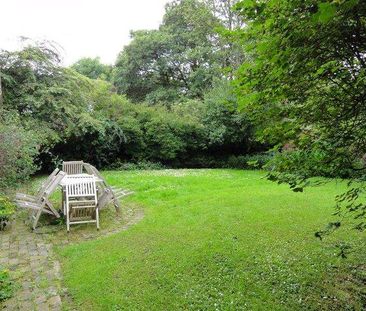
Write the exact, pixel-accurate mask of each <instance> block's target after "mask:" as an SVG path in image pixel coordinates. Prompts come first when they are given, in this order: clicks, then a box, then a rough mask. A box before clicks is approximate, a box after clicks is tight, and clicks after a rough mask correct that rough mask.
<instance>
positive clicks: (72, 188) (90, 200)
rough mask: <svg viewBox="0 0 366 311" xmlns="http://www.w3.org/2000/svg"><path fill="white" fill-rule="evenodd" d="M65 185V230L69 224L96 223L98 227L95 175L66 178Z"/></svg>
mask: <svg viewBox="0 0 366 311" xmlns="http://www.w3.org/2000/svg"><path fill="white" fill-rule="evenodd" d="M63 184H64V187H65V203H64V205H65V212H66V213H65V214H66V226H67V231H68V232H69V231H70V225H72V224H82V223H90V222H92V223H94V222H95V223H96V224H97V229H99V210H98V206H97V203H98V199H97V189H96V184H95V177H94V176H93V175H89V176H83V177H79V178H67V179H66V180H64V182H63Z"/></svg>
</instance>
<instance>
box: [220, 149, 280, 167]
mask: <svg viewBox="0 0 366 311" xmlns="http://www.w3.org/2000/svg"><path fill="white" fill-rule="evenodd" d="M272 158H273V155H272V154H269V153H258V154H252V155H241V156H231V157H229V159H228V160H227V162H226V164H225V167H227V168H239V169H266V168H268V167H267V165H268V164H269V163H270V161H271V159H272Z"/></svg>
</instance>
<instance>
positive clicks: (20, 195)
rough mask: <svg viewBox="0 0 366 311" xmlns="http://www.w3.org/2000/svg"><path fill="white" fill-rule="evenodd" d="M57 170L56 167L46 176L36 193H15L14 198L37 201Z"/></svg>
mask: <svg viewBox="0 0 366 311" xmlns="http://www.w3.org/2000/svg"><path fill="white" fill-rule="evenodd" d="M59 171H60V170H59V169H58V168H56V169H54V171H53V172H52V173H51V175H50V176H48V177H47V179H46V180H45V181H44V182H43V183H42V185H41V187H40V188H39V189H38V191H37V194H36V195H30V194H25V193H17V194H16V195H15V199H16V200H20V201H22V200H26V201H31V202H36V201H39V200H40V199H41V197H42V195H43V193H44V191H45V190H46V188H47V187H48V185H49V184H50V183H51V182H52V181H53V180H54V178H55V176H56V175H57V173H58V172H59Z"/></svg>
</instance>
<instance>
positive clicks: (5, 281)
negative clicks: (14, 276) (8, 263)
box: [0, 267, 13, 301]
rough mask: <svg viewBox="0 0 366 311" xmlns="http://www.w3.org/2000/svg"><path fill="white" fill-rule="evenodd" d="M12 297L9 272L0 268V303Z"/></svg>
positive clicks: (11, 283)
mask: <svg viewBox="0 0 366 311" xmlns="http://www.w3.org/2000/svg"><path fill="white" fill-rule="evenodd" d="M12 296H13V282H12V281H11V280H10V276H9V272H8V271H7V270H5V269H3V268H2V267H0V301H3V300H5V299H8V298H10V297H12Z"/></svg>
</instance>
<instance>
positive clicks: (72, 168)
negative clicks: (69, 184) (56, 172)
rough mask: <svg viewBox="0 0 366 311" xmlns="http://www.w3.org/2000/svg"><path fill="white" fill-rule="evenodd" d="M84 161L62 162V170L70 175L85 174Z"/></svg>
mask: <svg viewBox="0 0 366 311" xmlns="http://www.w3.org/2000/svg"><path fill="white" fill-rule="evenodd" d="M83 164H84V162H83V161H67V162H62V170H63V171H64V172H65V173H66V174H68V175H75V174H81V173H82V172H83V166H84V165H83Z"/></svg>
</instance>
